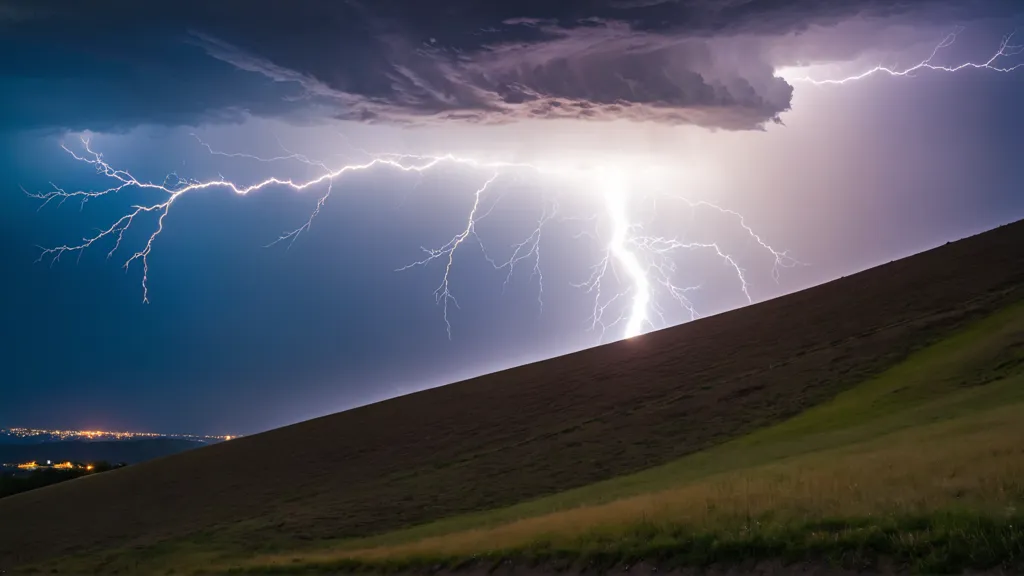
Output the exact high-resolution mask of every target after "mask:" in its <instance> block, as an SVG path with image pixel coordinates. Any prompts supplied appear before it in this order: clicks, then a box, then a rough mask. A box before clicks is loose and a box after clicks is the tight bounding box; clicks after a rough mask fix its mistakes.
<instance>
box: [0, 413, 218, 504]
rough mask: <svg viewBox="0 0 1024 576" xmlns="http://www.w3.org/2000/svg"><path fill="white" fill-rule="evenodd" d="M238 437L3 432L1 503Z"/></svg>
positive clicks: (0, 431) (0, 445)
mask: <svg viewBox="0 0 1024 576" xmlns="http://www.w3.org/2000/svg"><path fill="white" fill-rule="evenodd" d="M235 438H238V436H205V435H199V434H158V433H155V432H122V431H111V430H48V429H44V428H0V498H5V497H7V496H13V495H14V494H18V493H21V492H25V491H28V490H35V489H37V488H43V487H45V486H49V485H51V484H57V483H60V482H66V481H68V480H74V479H75V478H79V477H82V476H89V475H92V474H98V473H102V472H107V471H109V470H115V469H117V468H122V467H124V466H130V465H132V464H137V463H139V462H145V461H146V460H152V459H154V458H162V457H165V456H171V455H173V454H177V453H179V452H185V451H188V450H195V449H197V448H202V447H204V446H208V445H211V444H217V443H220V442H225V441H227V440H234V439H235Z"/></svg>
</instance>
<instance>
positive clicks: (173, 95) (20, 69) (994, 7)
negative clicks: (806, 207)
mask: <svg viewBox="0 0 1024 576" xmlns="http://www.w3.org/2000/svg"><path fill="white" fill-rule="evenodd" d="M962 4H964V3H954V2H939V1H938V0H918V1H916V2H904V3H902V4H899V5H898V6H897V7H895V8H894V7H892V5H891V3H889V2H881V1H861V2H854V1H850V0H829V1H818V0H763V1H755V0H723V1H712V0H569V1H563V2H553V1H550V0H545V1H538V0H519V1H511V0H505V1H501V2H479V1H477V0H438V1H434V2H421V1H418V0H373V1H369V0H368V1H365V2H356V1H353V0H349V1H338V2H334V1H325V0H295V1H292V2H277V1H271V0H253V1H242V0H222V1H219V2H206V1H201V0H175V1H173V2H172V1H162V0H161V1H156V2H137V1H130V2H129V1H127V0H101V1H98V2H91V3H81V2H75V1H73V0H17V1H12V0H0V82H2V83H3V85H4V91H3V96H2V98H3V99H4V100H6V102H5V103H4V105H3V106H2V108H0V127H4V128H7V129H25V128H58V129H94V130H112V129H118V128H129V127H132V126H135V125H139V124H147V123H156V124H172V125H176V124H199V123H207V122H225V121H234V120H239V119H242V118H245V117H246V116H248V115H256V116H271V117H285V118H288V119H292V120H294V121H296V122H303V121H315V120H316V119H322V118H324V117H332V118H338V119H346V120H361V121H367V122H399V123H424V122H436V121H451V120H464V121H470V122H480V123H505V122H515V121H519V120H523V119H537V118H540V119H544V118H579V119H591V120H601V119H622V118H625V119H632V120H638V121H656V122H663V123H681V124H692V125H699V126H705V127H709V128H721V129H729V130H745V129H758V128H760V127H763V126H764V125H765V124H766V123H769V122H778V121H780V115H781V114H782V113H784V112H785V111H787V110H788V109H789V108H790V105H791V99H792V87H791V86H790V85H789V84H787V83H786V81H785V80H783V79H781V78H777V77H775V75H774V70H775V69H776V67H777V66H778V65H779V62H773V61H771V60H772V54H778V52H777V51H776V52H773V51H772V50H770V48H771V46H772V42H773V39H777V38H780V37H782V36H786V35H789V36H792V35H794V34H798V33H799V32H801V31H802V30H805V29H806V28H807V27H808V26H811V25H827V24H830V23H835V22H840V21H843V20H845V19H852V18H861V19H864V18H899V17H907V16H909V15H913V14H914V13H915V11H917V10H919V9H922V10H924V9H926V11H927V13H928V14H929V15H931V16H932V17H935V15H936V14H943V15H947V16H951V17H956V16H963V14H965V13H966V12H964V10H965V9H964V8H962V7H958V5H962ZM1011 5H1012V3H1007V2H988V3H985V2H981V3H972V4H971V6H970V10H971V11H972V13H971V15H972V16H973V15H975V14H979V13H984V14H995V13H998V12H1000V11H1007V10H1009V9H1010V8H1009V6H1011ZM40 94H45V96H43V97H40V96H39V95H40Z"/></svg>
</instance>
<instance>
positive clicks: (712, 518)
mask: <svg viewBox="0 0 1024 576" xmlns="http://www.w3.org/2000/svg"><path fill="white" fill-rule="evenodd" d="M1022 414H1024V304H1018V305H1016V306H1013V307H1011V308H1009V309H1007V310H1004V311H1002V312H1000V313H998V314H995V315H993V316H992V317H990V318H987V319H985V320H983V321H981V322H978V323H976V324H974V325H973V326H971V327H970V328H968V329H966V330H963V331H961V332H959V333H958V334H956V335H955V336H952V337H950V338H948V339H946V340H943V341H941V342H939V343H938V344H936V345H933V346H931V347H929V348H927V349H925V350H923V351H921V352H919V353H916V354H914V355H913V356H911V357H910V358H908V359H907V360H906V361H905V362H903V363H901V364H899V365H897V366H896V367H894V368H892V369H890V370H888V371H886V372H885V373H884V374H882V375H880V376H879V377H877V378H873V379H871V380H869V381H867V382H865V383H863V384H862V385H860V386H857V387H855V388H853V389H851V390H849V391H847V392H844V393H843V394H840V395H839V396H837V397H836V398H835V399H834V400H832V401H830V402H827V403H825V404H823V405H821V406H818V407H816V408H812V409H811V410H809V411H807V412H805V413H803V414H801V415H799V416H797V417H795V418H793V419H791V420H788V421H786V422H783V423H781V424H779V425H776V426H772V427H769V428H766V429H763V430H760V431H757V432H754V433H753V434H750V435H748V436H744V437H742V438H739V439H737V440H734V441H732V442H728V443H726V444H723V445H721V446H718V447H715V448H712V449H710V450H707V451H704V452H701V453H698V454H695V455H692V456H690V457H686V458H683V459H680V460H678V461H676V462H673V463H671V464H669V465H666V466H662V467H658V468H655V469H651V470H648V471H645V472H641V473H639V474H635V475H632V476H627V477H622V478H617V479H614V480H612V481H608V482H603V483H600V484H596V485H593V486H589V487H586V488H584V489H580V490H575V491H571V492H568V493H565V494H561V495H558V496H556V497H550V498H545V499H541V500H537V501H534V502H531V503H528V504H525V505H520V506H516V507H512V508H508V509H503V510H496V511H491V512H487V513H484V514H477V515H474V516H467V517H461V518H453V519H449V520H445V521H441V522H436V523H432V524H428V525H424V526H420V527H417V528H415V529H412V530H406V531H399V532H395V533H392V534H387V535H383V536H380V537H375V538H369V539H359V540H350V541H342V542H336V543H334V544H332V545H330V546H324V547H322V549H320V550H315V551H314V550H305V551H299V552H292V553H286V554H271V555H266V556H263V557H257V558H253V559H247V560H243V561H236V562H234V563H232V562H229V563H225V564H224V566H223V567H224V568H227V567H235V568H244V569H245V571H253V572H279V571H286V572H305V571H320V570H324V569H332V568H349V569H360V570H366V569H380V568H386V569H403V568H410V567H414V568H415V567H437V566H439V565H441V566H459V565H463V564H465V563H467V562H477V563H479V562H483V563H485V565H491V564H493V563H495V562H500V561H502V560H505V559H510V558H511V559H517V560H518V561H520V562H529V563H535V562H537V561H546V562H556V563H557V565H558V566H566V565H577V566H579V565H591V564H592V563H595V562H597V563H602V564H605V565H608V564H625V565H630V564H634V563H636V562H639V561H646V562H649V563H650V562H656V563H659V564H662V565H664V564H666V563H667V564H672V565H676V566H678V565H684V566H685V565H689V566H695V565H696V566H707V565H708V564H710V563H735V562H741V561H744V560H769V559H777V558H784V559H789V560H797V559H799V560H816V561H831V562H836V563H840V564H844V563H845V564H848V565H849V564H853V565H856V566H861V567H862V566H864V565H866V564H872V563H877V562H879V561H880V559H885V560H887V561H888V562H890V563H892V564H896V565H897V566H900V565H903V566H906V567H913V568H919V569H923V570H927V571H956V570H961V569H964V568H980V569H985V568H993V567H1000V566H1001V567H1006V568H1016V569H1021V568H1024V418H1021V415H1022Z"/></svg>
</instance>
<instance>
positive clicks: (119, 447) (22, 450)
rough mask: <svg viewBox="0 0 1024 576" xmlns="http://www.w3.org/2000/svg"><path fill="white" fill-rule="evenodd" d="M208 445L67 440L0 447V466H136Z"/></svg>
mask: <svg viewBox="0 0 1024 576" xmlns="http://www.w3.org/2000/svg"><path fill="white" fill-rule="evenodd" d="M201 446H205V444H204V443H202V442H196V441H193V440H182V439H179V438H144V439H141V440H109V441H99V442H89V441H79V440H73V441H67V442H42V443H39V444H0V463H8V464H13V463H21V462H31V461H33V460H34V461H36V462H45V461H47V460H50V461H53V462H58V461H59V462H64V461H67V460H70V461H72V462H100V461H104V462H124V463H126V464H137V463H139V462H145V461H146V460H153V459H154V458H160V457H163V456H170V455H171V454H177V453H179V452H184V451H186V450H192V449H194V448H199V447H201Z"/></svg>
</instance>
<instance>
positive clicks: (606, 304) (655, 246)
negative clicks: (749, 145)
mask: <svg viewBox="0 0 1024 576" xmlns="http://www.w3.org/2000/svg"><path fill="white" fill-rule="evenodd" d="M197 140H198V141H199V143H200V145H201V146H203V147H205V148H206V149H207V151H208V152H209V153H210V154H213V155H217V156H224V157H229V158H245V159H250V160H255V161H258V162H263V163H274V162H289V161H290V162H300V163H302V164H305V165H308V166H312V167H315V168H317V169H319V170H321V171H322V174H320V175H319V176H316V177H313V178H310V179H308V180H301V181H296V180H293V179H290V178H280V177H271V178H267V179H264V180H261V181H259V182H256V183H252V184H239V183H237V182H234V181H232V180H229V179H227V178H224V177H219V178H217V179H213V180H205V181H198V180H186V179H183V178H180V177H178V176H177V175H175V174H172V175H170V176H168V177H167V178H166V179H165V180H164V181H163V182H159V183H157V182H149V181H145V180H140V179H138V178H136V177H135V176H134V175H132V174H131V173H130V172H129V171H127V170H124V169H121V168H116V167H114V166H112V165H111V164H109V163H108V162H107V161H106V160H105V159H104V158H103V155H102V154H101V153H100V152H98V151H96V150H94V149H93V147H92V145H91V144H90V141H89V140H88V139H87V138H84V137H83V138H82V139H81V147H82V150H83V151H82V152H75V151H74V150H72V149H71V148H69V147H67V146H64V145H62V147H63V149H64V150H65V151H66V152H67V153H68V154H70V155H71V157H72V158H74V159H75V160H77V161H79V162H84V163H87V164H90V165H92V166H93V167H94V168H95V170H96V172H97V173H98V174H100V175H102V176H104V177H106V178H108V179H110V180H112V186H110V187H108V188H105V189H100V190H77V191H69V190H65V189H63V188H61V187H58V186H56V185H52V190H49V191H45V192H39V193H28V192H26V193H28V194H29V195H30V196H32V197H34V198H37V199H39V200H41V201H42V204H41V206H40V208H42V207H43V206H46V205H47V204H49V203H51V202H56V203H58V204H62V203H64V202H66V201H68V200H77V201H79V202H81V204H82V205H83V207H84V205H85V203H87V202H88V201H90V200H94V199H98V198H101V197H105V196H111V195H114V194H117V193H120V192H123V191H125V190H127V189H132V188H134V189H140V190H148V191H156V192H160V193H162V198H161V199H160V200H159V201H156V202H153V203H150V204H136V205H134V206H132V207H131V208H130V209H129V210H128V211H127V213H125V214H124V215H122V216H121V217H120V218H118V219H117V220H115V221H114V222H113V223H112V224H111V225H109V226H107V227H106V228H101V229H99V231H98V232H97V233H95V234H94V235H92V236H89V237H86V238H83V239H82V240H81V242H79V243H77V244H65V245H61V246H56V247H51V248H42V249H41V250H42V251H41V254H40V256H39V258H40V260H43V259H49V260H50V263H51V265H52V264H53V263H54V262H56V261H58V260H59V259H60V258H61V257H62V256H63V255H65V254H68V253H77V254H78V255H79V257H80V256H81V254H82V253H83V252H84V251H85V250H86V249H88V248H90V247H92V246H93V245H94V244H96V243H98V242H103V241H108V242H110V243H112V247H111V248H110V250H109V251H108V252H107V257H108V258H110V257H111V256H113V255H114V253H115V252H117V250H118V249H119V248H120V247H121V244H122V241H123V240H124V235H125V233H126V232H127V231H128V230H129V229H130V228H132V227H133V226H137V225H143V226H144V225H145V224H141V222H139V223H137V220H139V219H141V217H142V216H144V215H147V214H155V215H156V223H155V227H154V229H153V230H152V231H151V232H150V233H149V235H148V236H147V237H146V239H145V242H144V244H143V246H142V248H141V249H139V250H137V251H135V252H134V253H132V254H131V255H130V256H128V258H127V259H126V260H125V262H124V264H123V267H124V268H125V269H126V270H127V269H128V268H129V267H130V266H131V264H132V263H133V262H135V261H139V262H140V264H141V266H142V297H143V302H148V301H149V288H150V287H149V257H150V255H151V253H152V250H153V245H154V242H155V241H156V239H157V238H158V237H159V235H160V234H161V233H162V232H163V230H164V227H165V218H166V217H167V215H168V214H169V213H170V210H171V207H172V206H173V205H174V203H175V202H176V201H177V200H178V199H179V198H181V197H182V196H183V195H185V194H188V193H191V192H195V191H199V190H206V189H215V188H222V189H226V190H229V191H231V192H233V193H235V194H238V195H248V194H250V193H252V192H256V191H259V190H262V189H265V188H271V187H277V188H285V189H290V190H292V191H301V190H305V189H309V188H311V187H315V186H317V185H322V186H324V187H325V191H324V192H323V194H322V195H321V196H319V198H318V200H317V203H316V206H315V208H314V209H313V210H312V212H311V214H310V216H309V218H308V219H307V220H306V221H305V222H304V223H303V224H302V225H301V226H299V227H298V228H295V229H293V230H291V231H288V232H285V233H284V234H281V235H280V236H279V237H278V238H277V239H275V240H273V241H272V242H271V243H270V244H269V245H274V244H277V243H279V242H282V241H287V242H289V244H290V243H292V242H294V241H295V240H296V239H297V238H298V236H299V235H300V234H302V233H304V232H306V231H308V230H309V229H310V226H311V225H312V223H313V221H314V219H315V218H316V217H317V215H318V214H319V213H320V211H321V209H322V208H323V207H324V205H325V203H326V202H327V200H328V199H329V198H330V196H331V193H332V191H333V189H334V182H335V180H336V179H338V178H340V177H342V176H344V175H345V174H347V173H350V172H357V171H365V170H370V169H374V168H382V169H384V168H387V169H393V170H398V171H403V172H418V173H423V172H426V171H429V170H431V169H433V168H435V167H437V166H439V165H441V164H454V165H459V166H463V167H465V168H467V169H471V170H475V171H480V172H484V173H485V174H486V178H485V179H484V180H483V183H482V184H481V185H480V186H479V187H478V188H477V190H476V191H475V193H474V195H473V203H472V206H471V207H470V209H469V211H468V213H467V216H466V225H465V227H464V228H463V229H461V230H460V231H459V232H458V233H456V234H455V235H454V236H452V238H451V240H449V241H448V242H447V243H445V244H444V245H442V246H440V247H437V248H427V247H424V248H422V250H423V252H424V257H423V258H422V259H420V260H418V261H415V262H412V263H410V264H407V265H405V266H401V267H399V268H397V271H404V270H408V269H411V268H414V267H425V266H427V265H429V264H431V263H433V262H434V261H438V262H439V263H441V265H442V266H443V268H444V271H443V274H442V276H441V282H440V284H439V285H438V287H437V289H436V290H435V292H434V296H435V299H436V302H437V303H438V304H439V305H440V306H441V307H442V309H443V317H444V322H445V328H446V331H447V334H448V337H449V338H451V337H452V325H451V321H450V318H449V311H450V310H449V305H450V304H451V305H454V306H455V307H456V308H457V307H458V306H459V304H458V300H457V299H456V297H455V295H454V293H453V287H452V284H451V272H452V269H453V267H454V265H455V255H456V252H457V251H459V250H460V248H462V247H463V246H464V245H465V244H466V243H467V242H470V243H476V244H478V245H479V246H480V248H481V249H483V250H484V257H485V258H486V259H487V261H488V262H490V263H491V264H492V265H493V267H494V269H495V270H499V271H504V272H505V273H506V274H507V276H506V279H505V284H506V285H507V284H508V282H509V281H510V280H511V278H512V275H513V272H514V271H515V269H516V267H517V266H518V265H519V264H521V263H523V262H524V261H527V262H531V263H532V265H533V269H532V271H531V279H532V278H534V277H536V278H537V281H538V297H537V300H538V304H539V305H540V306H541V307H543V291H544V278H543V272H542V269H541V260H540V255H541V238H542V236H543V233H544V229H545V227H546V226H547V225H548V224H549V223H551V222H553V221H555V220H556V219H559V218H561V219H565V220H572V219H578V218H570V217H564V216H562V215H560V214H559V205H558V202H557V199H554V200H552V201H550V202H548V203H547V204H546V206H545V208H544V211H543V214H542V215H541V216H540V218H539V219H538V220H537V225H536V227H535V228H534V229H533V230H532V232H531V233H530V234H529V235H528V236H527V237H526V238H525V239H523V240H522V242H519V243H517V244H514V245H513V246H511V248H512V253H511V256H510V257H509V258H508V259H504V260H499V259H495V258H493V257H492V256H491V255H490V253H489V252H488V250H487V249H486V248H485V247H484V244H483V241H482V240H481V238H480V236H479V235H478V234H477V225H478V224H479V223H480V221H481V220H483V219H485V218H486V217H487V216H488V215H489V214H490V212H491V210H493V209H494V206H495V205H496V204H497V202H493V203H491V204H490V207H489V208H486V209H485V207H484V203H483V202H482V200H483V198H484V197H485V196H486V195H487V194H488V192H489V191H490V189H491V188H492V187H493V185H494V184H495V182H496V181H497V180H499V178H501V177H502V176H503V175H505V174H508V173H510V172H522V171H529V172H532V173H534V174H538V175H543V176H548V177H556V178H560V179H563V180H566V181H568V182H569V183H570V184H572V185H573V186H576V187H581V188H584V189H596V190H598V191H600V193H601V197H602V199H603V200H604V206H605V211H606V215H605V221H606V222H607V223H608V225H609V227H610V237H611V238H610V240H609V241H607V242H604V243H601V245H602V253H603V257H602V258H601V259H600V260H599V261H598V262H597V263H596V264H595V265H594V266H593V268H592V273H591V275H590V277H589V278H588V279H587V280H586V281H584V282H582V283H579V284H575V286H576V287H578V288H581V289H583V290H584V291H585V292H586V293H588V294H590V295H591V296H592V297H593V301H594V304H593V312H592V315H591V318H590V320H589V322H590V327H591V329H593V330H595V331H598V332H599V333H600V339H601V340H602V341H603V340H604V337H605V334H606V332H607V330H609V329H611V328H613V327H615V326H617V325H618V324H620V323H623V322H624V323H625V329H624V332H623V334H622V335H623V337H626V338H630V337H633V336H637V335H639V334H642V333H643V332H644V331H645V330H647V329H651V328H656V327H658V326H657V325H656V324H655V323H654V321H653V319H654V318H657V319H659V320H660V325H661V326H664V325H666V324H667V322H666V320H665V315H664V309H663V308H662V307H661V305H660V304H659V303H658V302H657V301H655V299H654V294H653V291H654V289H655V286H657V287H658V289H659V290H664V292H665V294H666V295H667V296H668V297H669V298H671V299H672V300H674V301H675V302H677V303H678V304H679V305H680V306H682V308H683V309H684V310H685V311H686V312H687V313H688V314H689V316H690V318H691V319H695V318H697V317H699V316H700V313H699V312H698V311H697V310H696V308H695V307H694V306H693V304H692V303H691V302H690V300H689V298H688V297H687V294H688V293H689V292H691V291H693V290H695V289H697V287H695V286H679V285H677V284H675V283H674V281H673V273H674V272H675V271H676V270H677V264H676V262H675V260H674V259H673V254H674V253H676V252H678V251H683V250H706V251H709V252H711V253H714V254H716V255H717V256H718V257H720V258H721V259H722V260H723V262H725V263H726V264H728V265H729V266H730V267H731V268H732V269H733V270H734V272H735V274H736V278H737V280H738V282H739V288H740V290H741V291H742V293H743V295H744V296H745V297H746V299H747V301H748V303H752V302H753V299H752V297H751V294H750V292H749V290H748V281H747V278H746V276H745V275H744V270H743V268H741V267H740V266H739V264H738V262H737V260H736V259H735V258H734V257H733V256H731V255H729V254H728V253H726V252H725V251H724V250H723V249H722V248H721V247H720V246H719V245H718V244H717V243H697V242H684V241H682V240H681V239H679V238H678V237H670V238H665V237H655V236H650V235H647V234H646V233H645V232H644V230H643V227H642V226H641V225H640V224H637V223H633V222H632V221H631V219H630V215H629V187H630V185H631V182H630V181H629V179H628V178H627V174H626V173H625V171H624V170H623V169H619V168H616V169H607V168H597V169H580V168H578V167H575V166H572V165H570V164H557V163H556V164H554V165H551V166H538V165H535V164H526V163H513V162H485V161H479V160H476V159H472V158H466V157H461V156H455V155H451V154H446V155H440V156H426V155H408V154H394V153H384V154H371V153H369V152H366V151H363V150H361V151H360V152H362V153H364V154H366V155H367V156H368V158H369V159H368V160H367V161H365V162H362V163H354V164H345V165H343V166H341V167H337V168H331V167H329V166H328V165H327V163H325V162H322V161H319V160H313V159H310V158H309V157H307V156H305V155H302V154H297V153H293V152H291V151H289V150H287V149H284V147H283V146H282V149H284V150H285V154H284V155H281V156H275V157H260V156H255V155H250V154H244V153H227V152H221V151H218V150H216V149H214V148H213V147H211V146H210V145H209V144H207V143H206V142H203V141H202V140H200V139H198V137H197ZM663 200H668V201H680V202H682V203H684V204H685V205H686V206H689V207H690V208H691V209H706V210H713V211H716V212H718V213H720V214H722V215H725V216H728V217H730V218H733V219H734V220H735V221H736V222H737V223H738V230H742V231H743V232H744V233H745V234H747V235H748V237H749V238H750V239H751V240H752V241H753V242H754V243H756V244H757V246H758V247H759V248H762V249H764V250H766V251H767V252H768V253H769V254H771V256H772V258H773V273H772V276H773V278H774V279H775V280H778V271H779V268H781V267H792V266H795V265H798V264H799V262H797V261H796V260H794V259H793V258H792V257H790V256H789V255H788V253H786V252H785V251H779V250H776V249H774V248H772V247H771V246H770V245H769V244H767V243H766V242H765V241H764V240H763V239H762V238H761V236H759V235H758V234H756V233H755V232H754V230H753V229H752V228H751V227H750V226H749V225H747V223H746V220H745V218H744V217H743V215H741V214H740V213H739V212H736V211H734V210H730V209H727V208H723V207H720V206H718V205H715V204H712V203H710V202H706V201H691V200H688V199H686V198H682V197H676V196H665V197H664V198H663ZM592 219H593V220H597V219H598V218H597V216H594V217H592V218H585V219H584V220H592ZM585 235H586V236H589V237H591V238H593V239H595V240H599V236H601V234H599V233H598V232H597V231H595V232H593V233H585ZM269 245H268V246H269ZM619 273H623V274H624V275H625V277H626V278H627V279H628V282H627V284H628V287H627V288H625V289H623V288H621V286H618V287H617V288H616V289H615V290H604V288H605V287H606V285H607V284H608V281H609V276H612V277H615V278H618V274H619ZM618 283H621V282H618ZM626 299H630V300H631V302H630V304H629V305H628V306H626V307H625V310H624V311H622V312H620V313H619V315H618V316H617V317H614V318H612V317H611V316H610V315H609V313H610V309H611V307H612V305H613V304H615V303H616V302H621V301H624V300H626ZM542 309H543V308H542Z"/></svg>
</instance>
